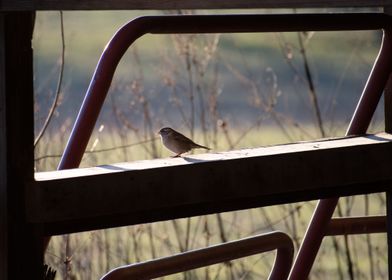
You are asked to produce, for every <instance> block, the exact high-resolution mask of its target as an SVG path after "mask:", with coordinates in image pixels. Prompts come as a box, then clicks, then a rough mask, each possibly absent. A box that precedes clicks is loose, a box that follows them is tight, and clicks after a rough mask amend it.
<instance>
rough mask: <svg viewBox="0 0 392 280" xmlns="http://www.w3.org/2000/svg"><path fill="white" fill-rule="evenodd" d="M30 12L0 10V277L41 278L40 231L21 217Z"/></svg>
mask: <svg viewBox="0 0 392 280" xmlns="http://www.w3.org/2000/svg"><path fill="white" fill-rule="evenodd" d="M34 16H35V14H34V13H33V12H0V75H1V77H0V129H1V130H0V279H43V266H42V265H43V252H42V235H41V231H40V229H39V227H38V226H36V225H32V224H29V223H28V222H27V218H26V203H25V195H26V192H27V191H28V188H29V187H32V186H33V184H32V183H33V181H34V146H33V143H34V113H33V107H34V106H33V93H34V91H33V53H32V47H31V40H32V32H33V21H34Z"/></svg>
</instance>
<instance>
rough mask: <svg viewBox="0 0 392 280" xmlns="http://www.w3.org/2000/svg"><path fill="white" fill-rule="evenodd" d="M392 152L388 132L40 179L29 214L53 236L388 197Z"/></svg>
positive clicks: (31, 196) (61, 173)
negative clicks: (360, 197) (301, 203)
mask: <svg viewBox="0 0 392 280" xmlns="http://www.w3.org/2000/svg"><path fill="white" fill-rule="evenodd" d="M390 154H392V135H390V134H385V133H381V134H376V135H368V136H361V137H349V138H339V139H332V140H326V141H310V142H302V143H294V144H287V145H277V146H271V147H262V148H255V149H245V150H238V151H229V152H224V153H211V154H199V155H191V156H187V157H184V158H175V159H171V158H170V159H155V160H147V161H139V162H131V163H118V164H112V165H105V166H98V167H93V168H80V169H69V170H63V171H53V172H43V173H36V176H35V177H36V182H35V183H34V184H35V186H34V187H32V188H29V189H28V190H29V194H28V195H27V199H28V200H27V202H28V209H27V216H28V219H29V221H31V222H33V223H40V224H42V225H43V227H44V231H45V234H48V235H50V234H62V233H68V232H76V231H84V230H93V229H97V228H106V227H115V226H121V225H131V224H138V223H147V222H153V221H161V220H168V219H174V218H181V217H190V216H196V215H203V214H211V213H217V212H224V211H232V210H238V209H247V208H252V207H261V206H267V205H275V204H279V203H289V202H299V201H305V200H311V199H319V198H325V197H331V196H336V195H341V196H343V195H354V194H365V193H374V192H381V191H386V190H388V189H389V188H390V186H391V184H392V173H391V172H390V166H392V158H391V157H390V156H389V155H390ZM374 166H377V168H374ZM94 175H95V176H94ZM113 182H116V183H115V184H113ZM162 182H165V183H162ZM184 186H186V187H184ZM238 186H241V187H238ZM86 201H88V203H86Z"/></svg>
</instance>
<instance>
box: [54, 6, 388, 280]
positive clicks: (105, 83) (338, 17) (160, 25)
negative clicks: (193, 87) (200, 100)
mask: <svg viewBox="0 0 392 280" xmlns="http://www.w3.org/2000/svg"><path fill="white" fill-rule="evenodd" d="M389 22H390V20H389V17H388V16H387V15H383V14H323V15H314V14H313V15H312V14H307V15H298V14H297V15H230V16H227V15H225V16H222V15H221V16H158V17H142V18H138V19H136V20H133V21H131V22H129V23H127V24H126V25H125V26H124V27H122V28H121V29H120V30H119V31H118V32H117V33H116V34H115V35H114V37H113V38H112V39H111V41H110V42H109V43H108V45H107V47H106V48H105V51H104V52H103V54H102V56H101V58H100V61H99V63H98V65H97V68H96V70H95V72H94V75H93V78H92V80H91V82H90V86H89V88H88V90H87V93H86V96H85V99H84V101H83V104H82V107H81V109H80V111H79V114H78V117H77V120H76V122H75V125H74V127H73V129H72V132H71V136H70V138H69V140H68V143H67V146H66V148H65V151H64V154H63V157H62V158H61V161H60V164H59V166H58V169H67V168H76V167H78V166H79V164H80V161H81V159H82V156H83V153H84V151H85V149H86V147H87V144H88V141H89V138H90V136H91V133H92V131H93V128H94V126H95V123H96V120H97V118H98V115H99V112H100V110H101V107H102V105H103V102H104V100H105V97H106V94H107V91H108V89H109V87H110V83H111V80H112V78H113V75H114V72H115V68H116V67H117V64H118V63H119V61H120V59H121V57H122V56H123V54H124V53H125V51H126V50H127V49H128V47H129V46H130V44H132V43H133V42H134V41H135V40H136V39H137V38H139V37H140V36H142V35H143V34H146V33H155V34H164V33H217V32H219V33H223V32H225V33H228V32H230V33H232V32H279V31H308V30H313V31H319V30H370V29H381V28H386V27H388V24H389ZM389 37H390V35H389V32H387V31H386V30H385V34H384V41H383V48H382V49H383V50H385V49H389V45H390V42H389V41H390V39H389ZM387 46H388V47H387ZM381 57H383V58H385V61H384V63H381V61H382V60H383V59H381ZM390 66H391V63H390V55H389V56H388V55H387V54H385V51H381V52H380V55H379V58H378V59H377V63H376V65H375V67H374V69H373V71H372V74H371V77H370V79H369V81H368V83H367V85H366V88H365V91H364V94H363V95H362V98H361V100H360V102H359V104H358V107H357V109H356V112H355V114H354V117H353V120H352V122H351V124H350V128H349V130H348V134H349V135H351V134H361V133H365V132H366V128H367V126H368V123H369V122H370V119H371V116H372V114H373V112H374V110H375V107H376V105H377V102H378V100H379V97H380V95H381V92H382V88H383V87H384V85H385V81H384V76H385V75H386V74H385V73H387V74H389V73H390V69H389V67H390ZM337 201H338V199H337V198H336V199H328V200H322V201H320V203H319V205H318V207H317V209H316V211H315V214H314V216H313V219H312V222H311V224H310V226H309V228H308V231H307V233H306V236H305V240H304V243H303V245H302V246H301V250H300V253H299V256H298V257H297V261H296V264H295V266H294V269H293V271H292V274H291V277H292V278H291V279H305V278H306V277H307V275H308V273H309V271H310V269H311V266H312V264H313V261H314V258H315V255H316V254H317V250H318V248H319V246H320V244H321V240H322V238H323V236H324V234H325V230H326V227H327V224H328V222H329V220H330V218H331V216H332V214H333V211H334V209H335V207H336V204H337ZM316 220H317V221H316ZM301 266H304V267H305V268H304V269H301Z"/></svg>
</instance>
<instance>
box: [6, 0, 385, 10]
mask: <svg viewBox="0 0 392 280" xmlns="http://www.w3.org/2000/svg"><path fill="white" fill-rule="evenodd" d="M391 4H392V3H391V1H390V0H330V1H324V0H230V1H210V0H165V1H153V0H116V1H107V0H82V1H81V0H67V1H61V0H40V1H34V0H24V1H15V0H3V1H1V6H0V8H1V10H12V11H15V10H17V11H19V10H22V11H24V10H122V9H125V10H130V9H135V10H164V9H169V10H179V9H249V8H253V9H255V8H279V9H281V8H336V7H350V8H352V7H356V8H361V7H365V8H366V7H385V6H391Z"/></svg>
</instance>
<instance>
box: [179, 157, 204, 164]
mask: <svg viewBox="0 0 392 280" xmlns="http://www.w3.org/2000/svg"><path fill="white" fill-rule="evenodd" d="M182 158H183V159H184V160H185V161H187V162H190V163H197V162H206V161H209V160H206V159H199V158H192V157H182Z"/></svg>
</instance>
